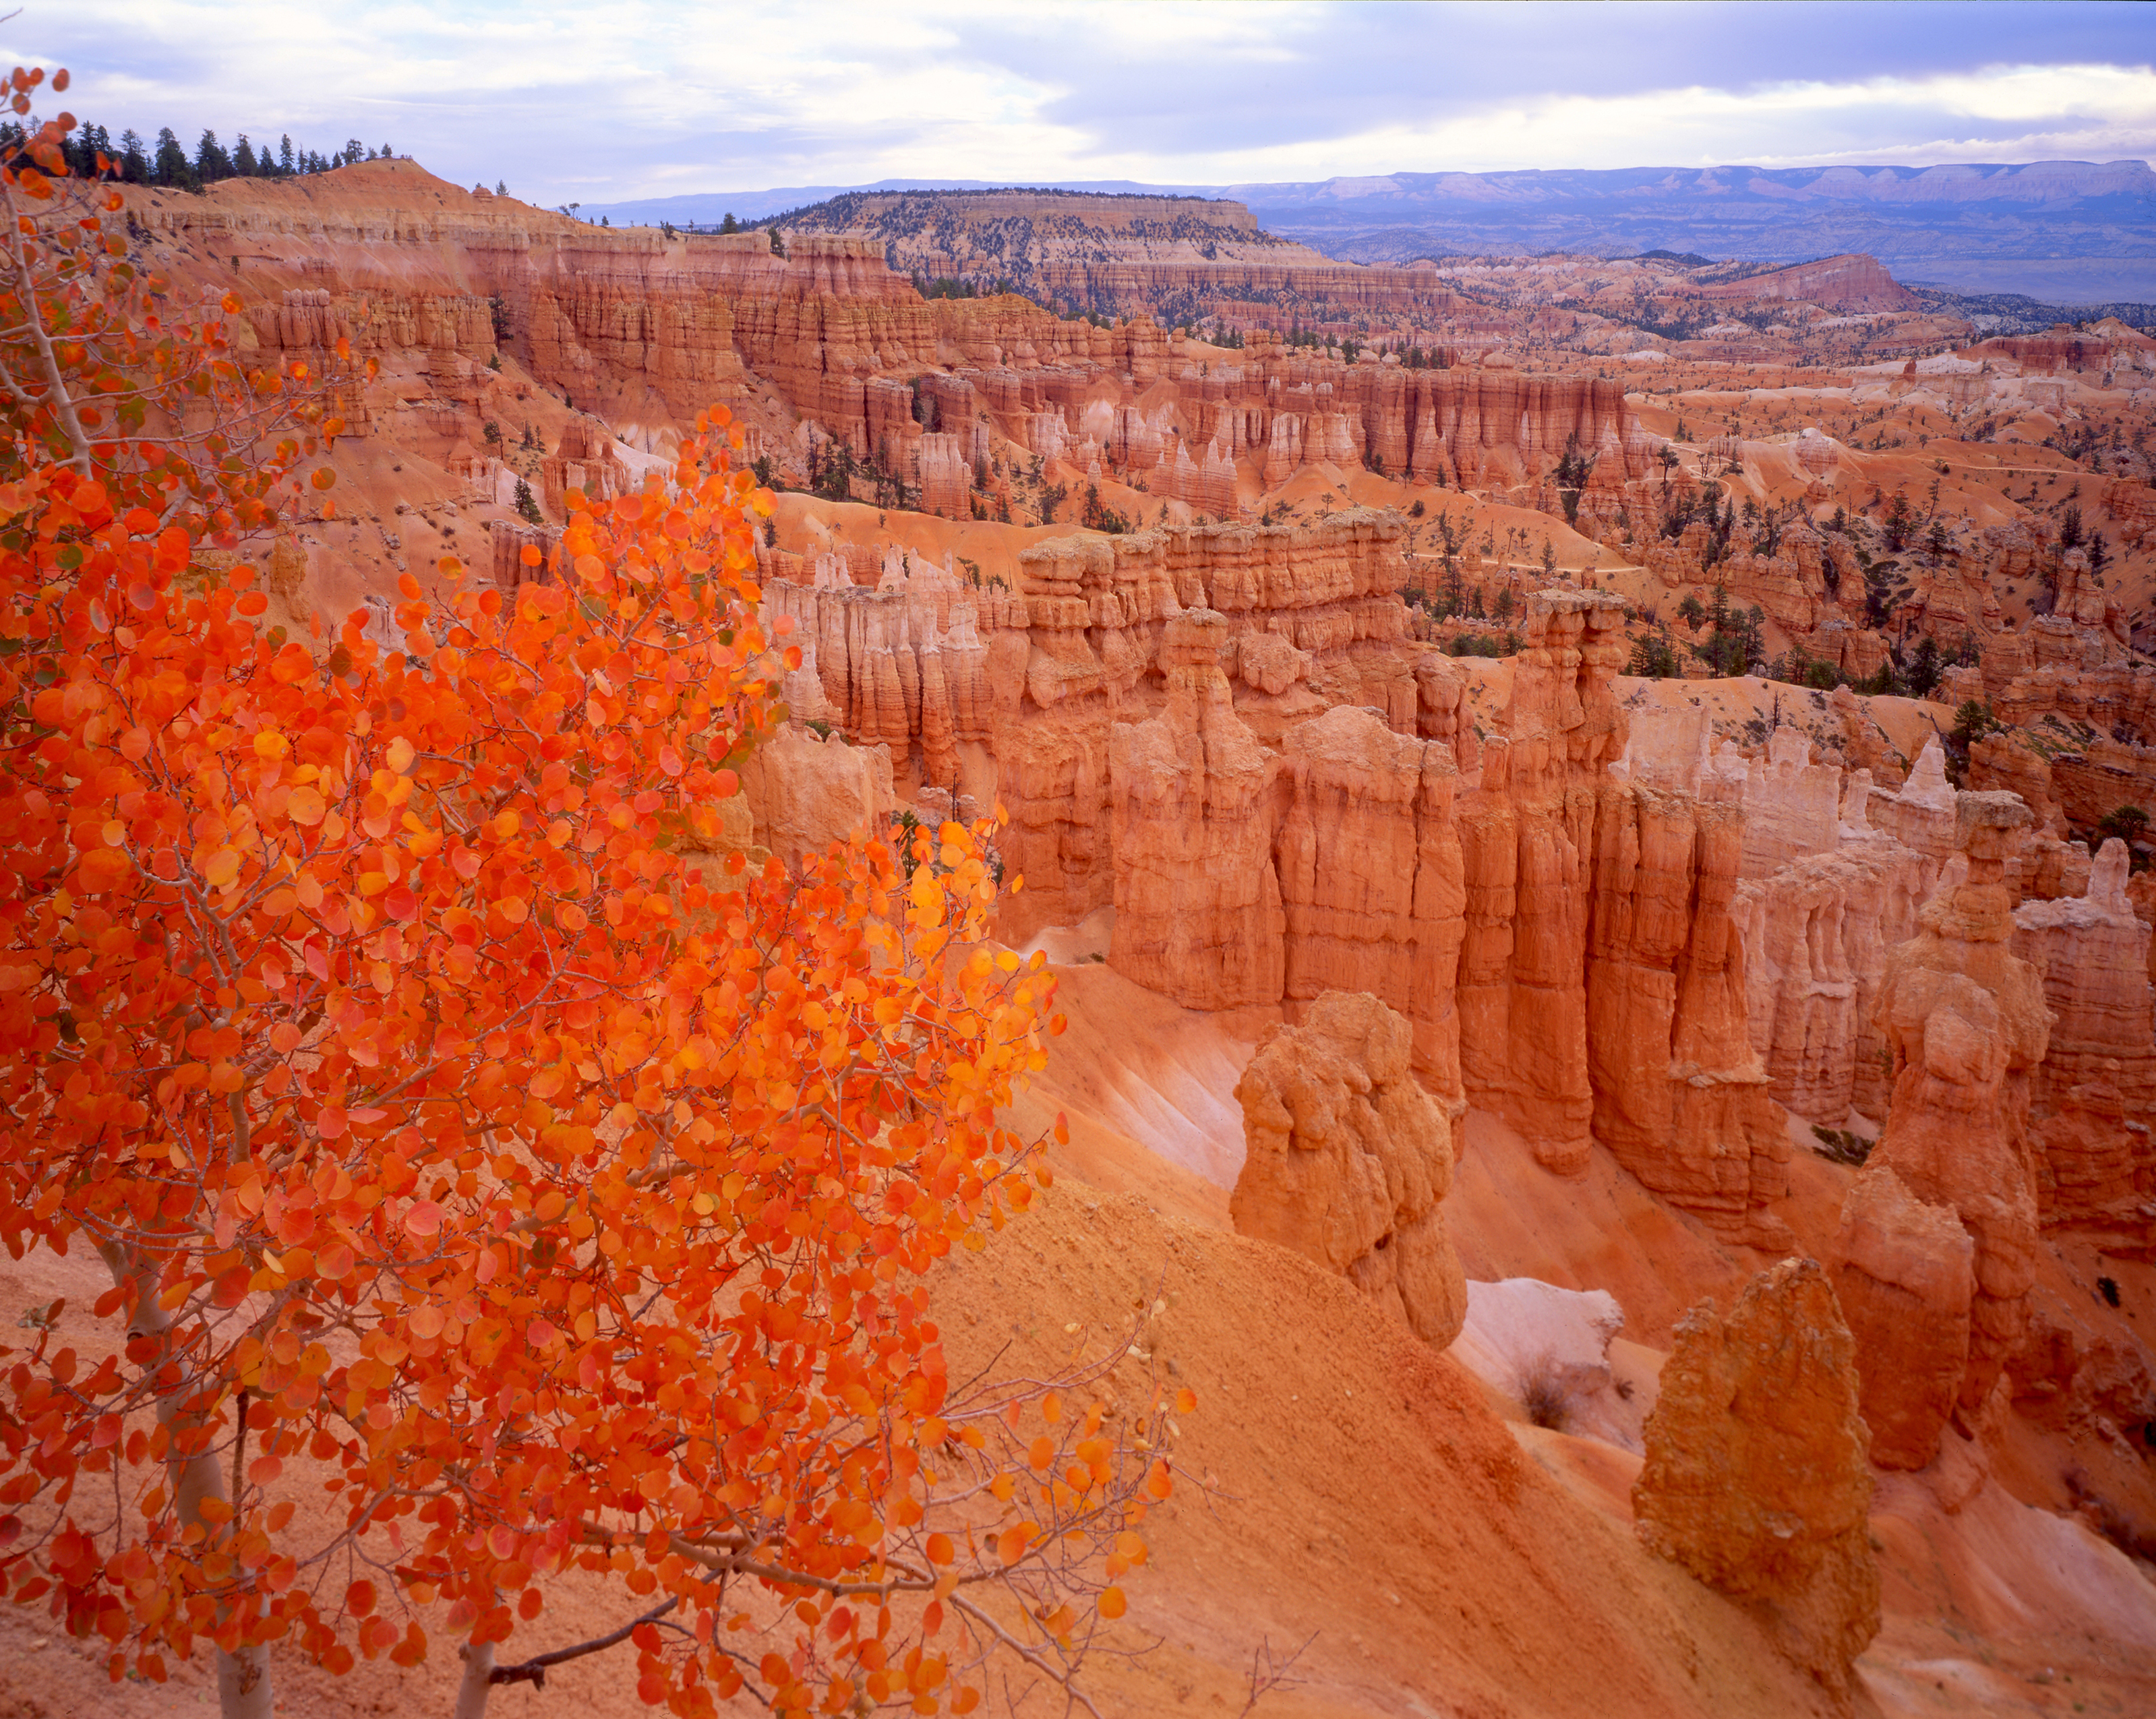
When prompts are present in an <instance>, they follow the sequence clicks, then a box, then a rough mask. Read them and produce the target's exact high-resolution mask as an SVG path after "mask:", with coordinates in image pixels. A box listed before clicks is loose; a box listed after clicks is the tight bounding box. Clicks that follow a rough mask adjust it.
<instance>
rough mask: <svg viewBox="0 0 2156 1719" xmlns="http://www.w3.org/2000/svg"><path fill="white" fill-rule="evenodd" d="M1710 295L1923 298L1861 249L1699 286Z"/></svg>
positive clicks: (1847, 305)
mask: <svg viewBox="0 0 2156 1719" xmlns="http://www.w3.org/2000/svg"><path fill="white" fill-rule="evenodd" d="M1697 292H1698V293H1699V295H1700V296H1701V297H1702V298H1707V299H1728V300H1759V299H1795V300H1803V301H1804V302H1805V303H1808V304H1814V305H1826V306H1828V307H1829V308H1830V309H1833V310H1921V309H1922V307H1923V300H1921V299H1919V298H1918V297H1917V295H1915V294H1914V293H1912V292H1911V291H1910V290H1908V288H1907V287H1906V286H1903V285H1902V284H1901V283H1900V282H1899V281H1897V280H1895V279H1894V277H1893V276H1892V275H1889V274H1888V273H1887V272H1886V269H1885V268H1884V267H1883V266H1881V264H1880V262H1879V259H1877V258H1876V257H1871V256H1866V254H1864V253H1863V252H1861V251H1854V252H1851V253H1849V254H1846V255H1844V256H1839V257H1822V258H1820V259H1819V260H1818V261H1817V262H1812V263H1796V264H1791V265H1790V266H1789V268H1786V269H1769V270H1768V271H1767V272H1766V273H1764V274H1761V275H1745V276H1744V277H1743V279H1741V280H1727V281H1715V282H1711V283H1708V284H1706V285H1702V286H1700V287H1698V288H1697Z"/></svg>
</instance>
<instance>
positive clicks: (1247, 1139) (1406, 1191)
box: [1229, 991, 1467, 1349]
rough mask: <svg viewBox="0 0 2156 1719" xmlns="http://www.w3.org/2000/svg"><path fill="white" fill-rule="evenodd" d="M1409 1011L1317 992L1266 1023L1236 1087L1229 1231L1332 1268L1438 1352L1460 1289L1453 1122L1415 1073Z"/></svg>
mask: <svg viewBox="0 0 2156 1719" xmlns="http://www.w3.org/2000/svg"><path fill="white" fill-rule="evenodd" d="M1413 1054H1414V1033H1413V1029H1412V1028H1411V1027H1410V1026H1409V1023H1408V1021H1407V1019H1406V1018H1405V1017H1404V1016H1402V1015H1399V1014H1398V1013H1394V1011H1393V1010H1392V1009H1389V1008H1387V1007H1386V1006H1385V1005H1384V1004H1383V1003H1380V1002H1379V1001H1378V999H1377V998H1374V997H1373V996H1371V995H1369V994H1368V993H1367V992H1364V993H1356V992H1347V991H1327V993H1324V995H1322V996H1321V997H1320V998H1317V1001H1316V1002H1315V1003H1312V1005H1311V1006H1310V1008H1309V1010H1308V1011H1307V1013H1306V1014H1305V1015H1304V1017H1303V1019H1302V1021H1301V1024H1299V1025H1296V1026H1281V1027H1276V1028H1274V1029H1272V1030H1271V1031H1270V1033H1268V1034H1266V1036H1265V1039H1262V1040H1261V1041H1260V1044H1259V1045H1258V1050H1257V1054H1256V1055H1255V1056H1254V1057H1252V1058H1251V1060H1250V1066H1249V1067H1248V1068H1246V1069H1245V1070H1244V1071H1243V1078H1242V1079H1241V1080H1240V1081H1239V1082H1238V1083H1237V1084H1236V1087H1235V1096H1236V1099H1237V1100H1238V1101H1239V1102H1240V1104H1241V1105H1242V1107H1243V1139H1244V1146H1245V1158H1244V1162H1243V1170H1242V1173H1241V1175H1240V1176H1239V1177H1238V1178H1236V1181H1235V1193H1234V1194H1233V1195H1232V1196H1231V1197H1230V1198H1229V1214H1230V1216H1231V1217H1232V1218H1233V1219H1234V1221H1235V1229H1236V1230H1237V1231H1238V1233H1240V1234H1244V1235H1251V1236H1256V1237H1258V1238H1260V1239H1263V1240H1265V1241H1272V1242H1278V1243H1279V1244H1281V1246H1283V1247H1286V1248H1291V1249H1294V1250H1295V1251H1296V1253H1298V1254H1301V1255H1302V1256H1303V1257H1304V1258H1306V1259H1307V1260H1312V1261H1314V1262H1315V1263H1317V1265H1322V1266H1323V1267H1324V1268H1325V1269H1326V1270H1328V1271H1337V1272H1339V1273H1341V1274H1342V1275H1345V1276H1346V1277H1347V1279H1348V1280H1349V1281H1351V1282H1353V1284H1354V1285H1356V1286H1357V1287H1358V1288H1359V1289H1361V1290H1362V1291H1364V1292H1365V1293H1366V1294H1368V1295H1369V1296H1372V1297H1373V1298H1374V1299H1375V1300H1377V1301H1378V1302H1379V1303H1380V1304H1381V1305H1383V1306H1385V1307H1386V1308H1388V1309H1389V1311H1392V1312H1393V1313H1394V1314H1396V1315H1398V1316H1399V1317H1400V1318H1402V1319H1404V1321H1406V1322H1407V1324H1408V1326H1409V1327H1410V1328H1411V1329H1412V1330H1413V1331H1414V1332H1415V1333H1416V1335H1417V1336H1419V1337H1421V1338H1423V1340H1424V1342H1428V1343H1429V1344H1430V1345H1431V1347H1434V1348H1440V1349H1442V1348H1443V1347H1445V1345H1447V1344H1448V1343H1450V1342H1451V1341H1452V1340H1453V1338H1454V1337H1457V1336H1458V1335H1459V1334H1460V1323H1461V1321H1463V1320H1464V1319H1465V1317H1466V1310H1467V1285H1466V1278H1465V1276H1464V1275H1462V1273H1461V1271H1460V1256H1459V1255H1458V1254H1457V1253H1455V1251H1454V1249H1453V1245H1452V1238H1451V1236H1450V1234H1449V1233H1448V1232H1447V1230H1446V1228H1445V1214H1444V1211H1443V1209H1442V1208H1441V1206H1440V1202H1441V1201H1442V1200H1443V1199H1444V1198H1445V1194H1446V1193H1448V1192H1450V1188H1451V1187H1452V1166H1453V1142H1452V1121H1451V1118H1450V1116H1448V1115H1447V1114H1446V1111H1445V1106H1443V1105H1442V1104H1440V1103H1439V1102H1438V1101H1437V1100H1435V1098H1433V1097H1432V1096H1430V1094H1429V1093H1428V1092H1426V1091H1424V1090H1423V1088H1422V1086H1421V1085H1419V1083H1418V1082H1417V1081H1416V1080H1415V1078H1414V1072H1413V1068H1412V1061H1413Z"/></svg>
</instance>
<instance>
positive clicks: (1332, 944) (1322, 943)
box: [1273, 707, 1466, 1113]
mask: <svg viewBox="0 0 2156 1719" xmlns="http://www.w3.org/2000/svg"><path fill="white" fill-rule="evenodd" d="M1457 781H1458V771H1457V767H1456V766H1455V763H1454V761H1453V757H1452V753H1451V751H1450V748H1449V747H1444V746H1436V745H1428V744H1425V743H1424V742H1422V741H1417V740H1413V739H1409V737H1407V736H1404V735H1399V734H1395V733H1394V732H1392V731H1390V730H1389V729H1388V728H1387V727H1386V726H1385V725H1384V724H1383V722H1381V721H1379V720H1378V716H1377V715H1376V714H1375V713H1374V712H1373V711H1368V710H1364V709H1357V708H1349V707H1339V708H1335V709H1333V710H1331V711H1327V712H1326V713H1325V714H1324V715H1323V716H1319V717H1317V718H1316V719H1314V720H1313V721H1309V722H1306V723H1303V724H1301V726H1298V727H1296V728H1294V729H1292V730H1291V731H1289V733H1288V736H1287V738H1286V743H1285V747H1284V749H1283V752H1282V754H1281V762H1280V783H1279V788H1280V791H1279V794H1278V796H1277V798H1278V800H1279V801H1281V802H1284V803H1285V809H1284V811H1283V812H1282V813H1281V816H1280V819H1279V822H1278V824H1277V827H1276V831H1275V834H1274V837H1273V865H1274V871H1275V875H1276V877H1277V879H1278V881H1279V888H1280V895H1281V906H1282V907H1283V909H1284V910H1285V912H1286V972H1285V979H1284V983H1283V986H1282V992H1281V994H1282V996H1283V997H1284V998H1285V999H1286V1001H1287V1003H1289V1004H1290V1006H1291V1008H1292V1007H1294V1006H1296V1005H1298V1004H1303V1003H1308V1002H1310V1000H1311V999H1312V998H1316V997H1318V996H1320V995H1322V993H1326V992H1328V991H1332V990H1339V989H1344V988H1347V986H1348V985H1350V984H1353V985H1356V986H1358V987H1360V988H1363V989H1365V990H1368V991H1370V992H1372V993H1375V994H1376V996H1377V997H1378V998H1379V999H1380V1000H1381V1001H1382V1002H1383V1003H1387V1004H1389V1006H1390V1007H1391V1008H1394V1009H1396V1010H1398V1011H1399V1013H1401V1014H1402V1015H1404V1016H1405V1017H1407V1018H1408V1019H1409V1021H1410V1023H1411V1024H1412V1027H1413V1029H1414V1060H1415V1068H1416V1071H1417V1072H1418V1073H1419V1074H1420V1075H1422V1076H1423V1077H1424V1080H1427V1081H1428V1082H1429V1083H1430V1085H1431V1086H1432V1087H1433V1088H1434V1089H1435V1090H1436V1091H1437V1092H1438V1093H1439V1094H1440V1096H1444V1097H1445V1098H1446V1099H1447V1100H1449V1101H1452V1103H1453V1105H1454V1108H1455V1113H1456V1112H1457V1111H1460V1110H1464V1109H1465V1108H1466V1098H1465V1096H1464V1095H1463V1094H1462V1093H1461V1090H1460V1024H1459V1017H1458V1015H1457V1013H1455V1007H1454V1000H1453V999H1454V988H1455V980H1456V977H1457V974H1458V972H1459V966H1460V940H1461V938H1462V937H1463V936H1464V935H1465V934H1466V921H1465V920H1464V918H1463V916H1462V909H1463V907H1464V906H1465V902H1466V893H1465V890H1464V887H1463V885H1462V881H1461V869H1460V836H1459V832H1458V830H1457V829H1456V828H1455V825H1454V823H1453V816H1452V808H1453V796H1454V792H1455V785H1456V783H1457Z"/></svg>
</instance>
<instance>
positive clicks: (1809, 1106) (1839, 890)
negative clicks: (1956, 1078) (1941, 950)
mask: <svg viewBox="0 0 2156 1719" xmlns="http://www.w3.org/2000/svg"><path fill="white" fill-rule="evenodd" d="M1927 874H1928V867H1927V865H1926V862H1925V861H1924V859H1922V856H1921V855H1919V854H1917V853H1916V852H1915V851H1914V850H1913V849H1908V848H1905V847H1903V846H1902V844H1900V843H1899V842H1897V841H1893V840H1892V839H1889V838H1887V837H1886V836H1884V835H1881V834H1879V833H1877V832H1876V831H1869V830H1867V831H1866V832H1864V833H1863V834H1862V835H1861V836H1860V837H1859V838H1858V839H1854V840H1849V841H1845V842H1844V843H1842V844H1840V845H1839V846H1837V847H1836V848H1835V849H1834V850H1833V851H1831V852H1830V853H1824V854H1809V855H1807V856H1805V857H1804V858H1803V859H1797V860H1794V861H1793V862H1791V863H1790V864H1789V865H1784V866H1783V867H1781V868H1780V869H1779V870H1776V871H1774V872H1773V873H1771V874H1769V875H1767V876H1764V877H1762V878H1758V879H1756V880H1750V879H1748V880H1746V881H1745V882H1743V884H1741V885H1739V886H1738V890H1737V894H1736V897H1735V900H1734V901H1733V903H1732V914H1733V915H1734V916H1735V918H1736V921H1737V923H1738V935H1739V936H1740V937H1741V939H1742V941H1743V945H1744V956H1745V986H1746V1011H1745V1013H1746V1019H1747V1022H1748V1026H1749V1029H1750V1033H1751V1042H1752V1048H1753V1051H1754V1052H1755V1053H1756V1054H1758V1056H1759V1058H1760V1060H1761V1061H1762V1064H1763V1066H1764V1069H1765V1071H1766V1075H1767V1080H1768V1090H1770V1091H1771V1092H1772V1093H1773V1094H1774V1098H1775V1100H1776V1101H1778V1102H1779V1103H1780V1104H1781V1105H1783V1106H1785V1107H1786V1108H1787V1109H1789V1110H1791V1111H1794V1112H1795V1113H1796V1114H1797V1115H1798V1116H1802V1117H1804V1118H1805V1119H1806V1120H1807V1121H1812V1122H1816V1123H1820V1124H1823V1125H1824V1126H1828V1127H1833V1128H1840V1127H1842V1126H1845V1124H1846V1123H1847V1121H1848V1120H1849V1118H1850V1117H1851V1115H1852V1114H1854V1115H1856V1116H1865V1117H1868V1118H1870V1119H1871V1121H1875V1122H1877V1121H1884V1120H1885V1118H1886V1097H1887V1090H1888V1084H1889V1083H1888V1079H1887V1075H1886V1070H1885V1069H1884V1067H1883V1066H1882V1063H1883V1060H1884V1058H1885V1055H1886V1038H1885V1035H1884V1034H1883V1033H1882V1032H1881V1029H1880V1028H1879V1026H1878V1024H1877V1023H1876V1020H1875V1019H1874V1015H1875V1013H1876V1008H1877V1003H1878V995H1879V986H1880V983H1881V978H1883V976H1884V974H1885V972H1886V953H1887V951H1888V950H1889V949H1891V948H1892V947H1894V946H1895V945H1897V944H1898V943H1902V942H1906V941H1907V939H1909V938H1910V937H1912V936H1915V935H1916V931H1917V910H1918V908H1920V907H1921V906H1922V904H1923V902H1924V901H1925V899H1926V898H1927V897H1928V895H1929V894H1930V879H1929V877H1928V875H1927Z"/></svg>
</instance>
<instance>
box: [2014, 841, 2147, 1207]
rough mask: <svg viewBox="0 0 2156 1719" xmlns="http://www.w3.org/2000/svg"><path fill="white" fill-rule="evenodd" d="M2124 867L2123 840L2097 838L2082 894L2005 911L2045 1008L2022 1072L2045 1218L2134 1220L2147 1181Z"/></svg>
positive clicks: (2143, 966)
mask: <svg viewBox="0 0 2156 1719" xmlns="http://www.w3.org/2000/svg"><path fill="white" fill-rule="evenodd" d="M2126 878H2127V855H2126V844H2124V843H2123V842H2120V841H2116V840H2113V841H2107V842H2106V843H2105V844H2103V849H2102V852H2101V853H2100V854H2097V860H2096V865H2095V868H2094V870H2093V871H2092V875H2091V876H2090V879H2089V885H2088V891H2087V894H2086V895H2082V896H2077V897H2071V898H2068V899H2066V900H2062V901H2028V902H2025V903H2024V904H2023V905H2022V906H2020V907H2019V908H2017V909H2016V910H2015V914H2014V939H2013V947H2014V952H2015V954H2016V955H2018V956H2020V957H2022V958H2023V959H2024V960H2025V961H2027V962H2030V964H2031V965H2032V966H2034V967H2035V968H2036V970H2037V971H2038V972H2040V973H2041V974H2042V975H2043V978H2044V996H2045V1000H2046V1003H2048V1004H2049V1005H2050V1007H2051V1011H2052V1014H2053V1017H2054V1019H2053V1024H2052V1028H2051V1043H2050V1047H2049V1049H2047V1050H2046V1052H2045V1055H2044V1060H2043V1061H2042V1062H2041V1063H2040V1064H2038V1065H2037V1066H2036V1068H2035V1070H2034V1071H2033V1072H2032V1075H2031V1076H2030V1117H2031V1119H2032V1121H2033V1123H2034V1125H2035V1137H2036V1140H2037V1142H2038V1143H2039V1144H2040V1147H2041V1148H2042V1150H2041V1152H2040V1154H2039V1157H2038V1176H2037V1193H2038V1202H2039V1204H2040V1208H2041V1209H2042V1210H2043V1213H2044V1215H2045V1218H2046V1221H2049V1222H2056V1223H2072V1222H2076V1221H2088V1220H2091V1219H2103V1218H2106V1217H2109V1218H2112V1219H2123V1220H2124V1221H2126V1222H2127V1223H2128V1224H2131V1225H2132V1226H2133V1227H2134V1228H2136V1229H2139V1228H2142V1227H2143V1226H2144V1220H2143V1219H2141V1216H2140V1213H2139V1211H2138V1207H2139V1204H2140V1203H2141V1201H2143V1199H2145V1198H2147V1197H2148V1194H2149V1193H2152V1192H2156V1157H2152V1154H2151V1152H2150V1147H2149V1139H2148V1119H2149V1118H2150V1117H2151V1116H2156V1006H2152V1004H2153V1003H2156V991H2152V989H2151V987H2150V985H2149V983H2148V961H2149V932H2148V926H2145V925H2143V923H2142V922H2141V921H2139V920H2138V918H2136V917H2135V916H2134V913H2133V907H2132V906H2131V904H2130V903H2129V902H2128V900H2127V896H2126ZM2129 1119H2131V1120H2132V1121H2133V1122H2135V1123H2138V1125H2139V1126H2138V1129H2129V1127H2128V1120H2129Z"/></svg>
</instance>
